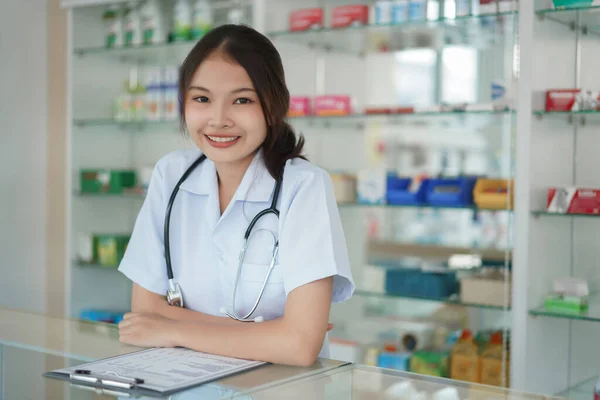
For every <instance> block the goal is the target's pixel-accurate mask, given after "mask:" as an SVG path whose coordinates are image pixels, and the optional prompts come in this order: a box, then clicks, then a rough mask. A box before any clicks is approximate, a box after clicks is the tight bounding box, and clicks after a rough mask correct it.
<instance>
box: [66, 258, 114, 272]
mask: <svg viewBox="0 0 600 400" xmlns="http://www.w3.org/2000/svg"><path fill="white" fill-rule="evenodd" d="M73 265H75V266H77V267H80V268H94V269H105V270H109V271H117V268H118V266H116V265H115V266H108V265H100V264H96V263H88V262H83V261H79V260H74V261H73Z"/></svg>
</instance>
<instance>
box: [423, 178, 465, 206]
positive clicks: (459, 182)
mask: <svg viewBox="0 0 600 400" xmlns="http://www.w3.org/2000/svg"><path fill="white" fill-rule="evenodd" d="M476 182H477V177H474V176H473V177H461V178H438V179H430V180H429V183H428V184H427V194H426V200H427V203H428V204H429V205H432V206H441V207H469V206H473V205H474V204H475V203H474V202H473V189H474V187H475V183H476ZM440 186H454V187H456V188H457V189H458V190H457V191H456V192H452V193H442V192H436V188H439V187H440Z"/></svg>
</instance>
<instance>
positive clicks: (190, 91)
mask: <svg viewBox="0 0 600 400" xmlns="http://www.w3.org/2000/svg"><path fill="white" fill-rule="evenodd" d="M184 113H185V122H186V125H187V128H188V131H189V133H190V136H191V137H192V140H193V141H194V142H195V143H196V145H197V146H198V147H199V148H200V150H202V152H203V153H204V154H206V156H207V157H208V158H209V159H210V160H212V161H213V162H214V163H215V164H219V163H221V164H223V163H238V162H244V161H248V160H251V159H252V157H253V156H254V153H255V152H256V150H257V149H258V148H259V147H260V145H261V144H262V143H263V142H264V140H265V138H266V137H267V124H266V121H265V117H264V114H263V110H262V107H261V105H260V102H259V100H258V96H257V94H256V91H255V89H254V86H253V85H252V81H251V80H250V77H249V76H248V73H247V72H246V70H245V69H244V68H243V67H242V66H240V65H238V64H236V63H235V62H234V61H231V60H229V59H226V58H224V57H223V55H222V54H220V53H213V54H211V55H210V56H208V57H207V58H206V59H205V60H204V61H203V62H202V64H200V66H199V67H198V68H197V69H196V72H195V73H194V75H193V76H192V79H191V81H190V86H189V87H188V88H187V95H186V98H185V103H184Z"/></svg>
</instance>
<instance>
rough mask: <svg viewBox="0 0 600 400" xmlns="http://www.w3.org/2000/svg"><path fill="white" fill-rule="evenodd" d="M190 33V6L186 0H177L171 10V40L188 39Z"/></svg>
mask: <svg viewBox="0 0 600 400" xmlns="http://www.w3.org/2000/svg"><path fill="white" fill-rule="evenodd" d="M191 33H192V8H191V7H190V3H189V1H188V0H177V3H175V11H174V12H173V40H175V41H177V40H189V39H190V35H191Z"/></svg>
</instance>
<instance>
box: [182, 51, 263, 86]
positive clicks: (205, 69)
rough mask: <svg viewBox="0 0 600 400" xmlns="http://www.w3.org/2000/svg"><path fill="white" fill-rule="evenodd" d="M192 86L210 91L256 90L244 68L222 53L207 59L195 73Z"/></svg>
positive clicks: (214, 54)
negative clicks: (243, 88) (240, 88)
mask: <svg viewBox="0 0 600 400" xmlns="http://www.w3.org/2000/svg"><path fill="white" fill-rule="evenodd" d="M190 84H191V85H192V86H203V87H206V88H209V89H210V90H213V89H215V90H216V89H223V90H228V89H237V88H239V87H249V88H254V86H253V85H252V80H251V79H250V76H249V75H248V73H247V72H246V70H245V69H244V67H242V66H241V65H239V64H238V63H236V62H235V61H233V60H232V59H231V58H229V57H224V56H223V55H222V54H221V53H213V54H211V55H209V56H208V57H206V58H205V59H204V61H202V63H201V64H200V65H199V66H198V68H197V69H196V71H195V72H194V75H193V76H192V80H191V82H190Z"/></svg>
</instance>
